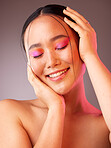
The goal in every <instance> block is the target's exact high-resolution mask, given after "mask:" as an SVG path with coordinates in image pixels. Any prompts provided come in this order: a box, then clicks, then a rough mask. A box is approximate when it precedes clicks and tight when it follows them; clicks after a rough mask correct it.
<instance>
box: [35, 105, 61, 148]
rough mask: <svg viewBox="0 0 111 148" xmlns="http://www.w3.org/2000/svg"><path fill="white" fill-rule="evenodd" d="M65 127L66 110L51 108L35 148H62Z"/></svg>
mask: <svg viewBox="0 0 111 148" xmlns="http://www.w3.org/2000/svg"><path fill="white" fill-rule="evenodd" d="M63 125H64V109H63V108H62V107H61V106H60V107H59V106H58V107H55V108H51V109H49V111H48V116H47V119H46V121H45V124H44V126H43V128H42V131H41V133H40V136H39V138H38V140H37V143H36V144H35V146H34V148H44V147H47V148H61V144H62V134H63Z"/></svg>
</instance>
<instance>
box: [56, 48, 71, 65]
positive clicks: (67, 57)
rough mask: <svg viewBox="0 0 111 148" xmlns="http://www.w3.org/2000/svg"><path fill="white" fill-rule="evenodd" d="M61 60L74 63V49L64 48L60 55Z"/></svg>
mask: <svg viewBox="0 0 111 148" xmlns="http://www.w3.org/2000/svg"><path fill="white" fill-rule="evenodd" d="M59 56H60V59H61V61H64V62H66V63H69V64H72V51H71V49H67V50H64V51H63V52H62V53H61V54H60V55H59Z"/></svg>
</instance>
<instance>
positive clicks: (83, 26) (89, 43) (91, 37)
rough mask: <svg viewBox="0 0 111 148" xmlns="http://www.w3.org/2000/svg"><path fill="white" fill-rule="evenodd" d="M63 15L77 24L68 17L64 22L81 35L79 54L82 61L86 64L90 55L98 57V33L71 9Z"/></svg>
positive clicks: (67, 9)
mask: <svg viewBox="0 0 111 148" xmlns="http://www.w3.org/2000/svg"><path fill="white" fill-rule="evenodd" d="M63 13H64V14H65V15H67V16H69V17H70V18H72V19H73V20H74V21H75V22H76V23H74V22H72V21H70V20H69V19H67V18H66V17H65V18H64V21H65V22H66V23H67V24H68V25H69V26H70V27H71V28H73V29H74V30H75V31H76V32H77V33H78V34H79V37H80V41H79V53H80V57H81V59H82V60H83V61H84V62H85V59H87V57H88V56H89V55H97V41H96V33H95V31H94V29H93V28H92V27H91V25H90V24H89V22H88V21H87V20H86V19H85V18H84V17H83V16H82V15H80V14H79V13H78V12H76V11H75V10H72V9H71V8H69V7H67V8H66V10H64V11H63Z"/></svg>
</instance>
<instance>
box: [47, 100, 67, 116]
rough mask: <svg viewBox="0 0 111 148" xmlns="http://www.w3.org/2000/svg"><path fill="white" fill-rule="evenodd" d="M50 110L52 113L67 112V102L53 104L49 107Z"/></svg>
mask: <svg viewBox="0 0 111 148" xmlns="http://www.w3.org/2000/svg"><path fill="white" fill-rule="evenodd" d="M49 112H51V113H56V114H57V113H59V114H65V103H60V102H59V103H55V104H54V105H51V106H50V107H49Z"/></svg>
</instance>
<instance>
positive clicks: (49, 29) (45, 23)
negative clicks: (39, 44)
mask: <svg viewBox="0 0 111 148" xmlns="http://www.w3.org/2000/svg"><path fill="white" fill-rule="evenodd" d="M66 30H67V31H66ZM69 30H70V29H69V27H68V25H67V24H66V23H65V22H64V21H63V19H62V18H59V17H57V16H54V15H42V16H39V17H38V18H36V19H35V20H34V21H32V22H31V23H30V25H29V26H28V28H27V29H26V33H25V36H28V37H29V41H30V40H31V39H32V38H34V37H36V40H37V39H38V40H41V39H42V38H46V39H49V38H51V37H52V36H54V35H55V36H56V35H59V34H64V35H68V34H67V32H68V33H69Z"/></svg>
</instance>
